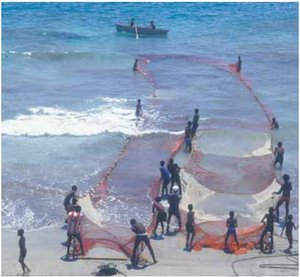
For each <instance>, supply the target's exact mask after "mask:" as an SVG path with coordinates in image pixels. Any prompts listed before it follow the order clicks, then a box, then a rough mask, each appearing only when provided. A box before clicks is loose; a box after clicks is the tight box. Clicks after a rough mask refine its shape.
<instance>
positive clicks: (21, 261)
mask: <svg viewBox="0 0 300 277" xmlns="http://www.w3.org/2000/svg"><path fill="white" fill-rule="evenodd" d="M19 263H20V264H21V267H22V270H23V275H24V274H25V264H24V257H23V256H20V257H19Z"/></svg>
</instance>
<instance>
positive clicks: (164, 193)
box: [161, 180, 168, 197]
mask: <svg viewBox="0 0 300 277" xmlns="http://www.w3.org/2000/svg"><path fill="white" fill-rule="evenodd" d="M166 194H168V183H167V182H166V181H165V180H164V181H163V185H162V194H161V197H163V196H164V195H166Z"/></svg>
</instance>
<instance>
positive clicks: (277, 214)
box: [276, 198, 283, 222]
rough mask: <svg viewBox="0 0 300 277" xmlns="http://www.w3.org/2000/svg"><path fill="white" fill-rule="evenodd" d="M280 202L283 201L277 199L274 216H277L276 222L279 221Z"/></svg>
mask: <svg viewBox="0 0 300 277" xmlns="http://www.w3.org/2000/svg"><path fill="white" fill-rule="evenodd" d="M282 203H283V201H282V200H281V198H280V199H279V201H278V202H277V204H276V217H277V221H278V222H279V207H280V206H281V204H282Z"/></svg>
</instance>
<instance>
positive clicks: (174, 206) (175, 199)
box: [168, 193, 181, 211]
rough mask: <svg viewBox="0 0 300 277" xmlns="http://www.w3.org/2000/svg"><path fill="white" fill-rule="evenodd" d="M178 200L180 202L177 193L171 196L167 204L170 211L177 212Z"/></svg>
mask: <svg viewBox="0 0 300 277" xmlns="http://www.w3.org/2000/svg"><path fill="white" fill-rule="evenodd" d="M180 200H181V197H180V196H179V195H178V194H177V193H174V194H171V195H170V196H169V199H168V202H169V204H170V210H172V211H179V202H180Z"/></svg>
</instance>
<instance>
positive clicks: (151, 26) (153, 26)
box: [150, 21, 156, 30]
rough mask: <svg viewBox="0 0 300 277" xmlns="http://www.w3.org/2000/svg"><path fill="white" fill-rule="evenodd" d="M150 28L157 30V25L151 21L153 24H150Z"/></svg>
mask: <svg viewBox="0 0 300 277" xmlns="http://www.w3.org/2000/svg"><path fill="white" fill-rule="evenodd" d="M150 28H151V29H152V30H155V29H156V27H155V25H154V21H151V22H150Z"/></svg>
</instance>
